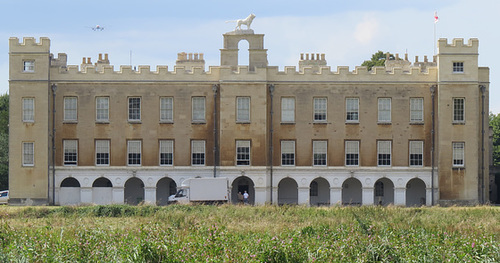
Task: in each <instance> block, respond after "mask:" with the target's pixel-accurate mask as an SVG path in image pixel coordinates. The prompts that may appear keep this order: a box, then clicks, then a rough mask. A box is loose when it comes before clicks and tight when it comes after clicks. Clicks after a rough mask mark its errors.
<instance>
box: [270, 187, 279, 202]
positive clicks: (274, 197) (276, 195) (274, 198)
mask: <svg viewBox="0 0 500 263" xmlns="http://www.w3.org/2000/svg"><path fill="white" fill-rule="evenodd" d="M271 194H272V195H273V204H278V187H277V186H275V187H273V192H272V193H271Z"/></svg>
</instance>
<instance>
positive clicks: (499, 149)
mask: <svg viewBox="0 0 500 263" xmlns="http://www.w3.org/2000/svg"><path fill="white" fill-rule="evenodd" d="M490 126H491V127H493V163H492V165H496V166H498V165H500V113H499V114H496V115H495V114H493V113H490Z"/></svg>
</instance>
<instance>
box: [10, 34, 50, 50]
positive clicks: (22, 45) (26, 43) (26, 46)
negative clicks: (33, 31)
mask: <svg viewBox="0 0 500 263" xmlns="http://www.w3.org/2000/svg"><path fill="white" fill-rule="evenodd" d="M9 52H14V53H18V52H19V53H21V52H23V53H33V52H44V53H45V52H46V53H49V52H50V39H49V38H48V37H40V41H39V42H36V39H35V38H34V37H23V41H22V42H19V38H17V37H11V38H9Z"/></svg>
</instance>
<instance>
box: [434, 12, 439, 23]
mask: <svg viewBox="0 0 500 263" xmlns="http://www.w3.org/2000/svg"><path fill="white" fill-rule="evenodd" d="M438 21H439V17H438V13H437V11H434V23H437V22H438Z"/></svg>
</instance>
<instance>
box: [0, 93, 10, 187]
mask: <svg viewBox="0 0 500 263" xmlns="http://www.w3.org/2000/svg"><path fill="white" fill-rule="evenodd" d="M8 187H9V94H4V95H1V96H0V190H4V189H8Z"/></svg>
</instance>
